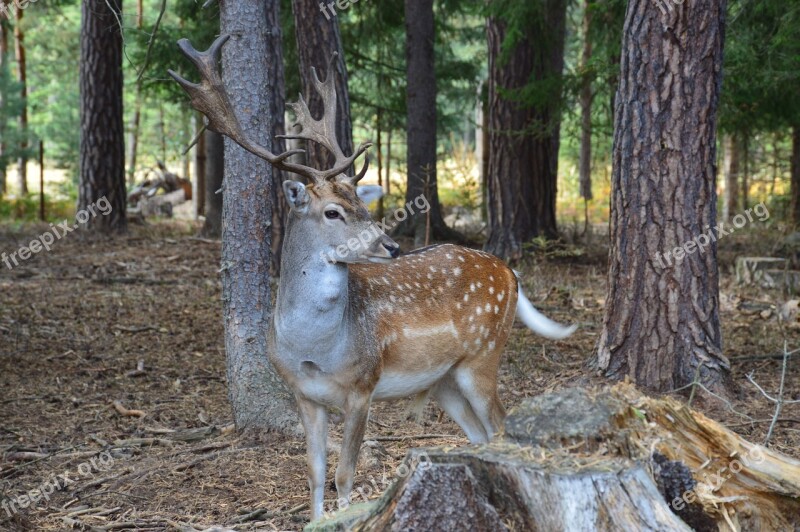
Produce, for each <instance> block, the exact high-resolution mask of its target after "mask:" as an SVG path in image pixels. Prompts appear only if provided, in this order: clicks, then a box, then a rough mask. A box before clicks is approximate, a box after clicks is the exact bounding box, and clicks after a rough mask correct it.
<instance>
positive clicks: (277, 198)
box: [265, 0, 349, 277]
mask: <svg viewBox="0 0 800 532" xmlns="http://www.w3.org/2000/svg"><path fill="white" fill-rule="evenodd" d="M280 7H281V6H280V0H267V20H266V26H265V27H267V28H270V31H269V34H268V36H267V66H268V68H269V73H268V77H269V79H270V80H272V83H273V86H274V96H273V97H272V98H270V101H269V106H270V117H271V120H272V126H271V131H272V148H273V150H274V152H275V153H281V152H283V151H285V149H286V141H285V140H284V139H282V138H278V137H279V136H280V135H283V134H284V133H285V132H286V124H285V117H286V105H285V104H286V82H285V79H284V78H285V76H284V72H283V36H282V33H281V12H280ZM348 117H349V114H348ZM292 178H295V179H296V178H297V176H293V177H292ZM286 179H290V176H287V175H286V174H285V173H284V172H282V171H281V170H276V169H275V168H273V169H272V189H271V190H270V197H271V201H272V250H271V251H272V255H271V257H272V261H271V263H270V274H271V275H273V276H276V277H277V276H279V275H280V272H281V253H282V251H283V237H284V233H285V230H286V222H287V218H288V216H289V205H288V204H287V203H286V197H284V195H283V182H284V180H286Z"/></svg>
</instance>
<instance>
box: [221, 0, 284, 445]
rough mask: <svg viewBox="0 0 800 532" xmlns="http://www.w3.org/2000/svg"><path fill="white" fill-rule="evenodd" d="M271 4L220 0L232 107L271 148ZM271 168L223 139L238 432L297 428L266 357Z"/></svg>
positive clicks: (230, 350) (227, 295)
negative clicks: (269, 21) (269, 20)
mask: <svg viewBox="0 0 800 532" xmlns="http://www.w3.org/2000/svg"><path fill="white" fill-rule="evenodd" d="M266 20H268V15H267V3H266V2H264V1H263V0H239V1H237V2H222V3H221V4H220V31H221V33H225V34H229V35H231V39H230V41H229V42H228V44H227V45H225V47H223V49H222V71H223V76H224V80H225V85H226V87H227V90H228V94H229V95H230V100H231V104H232V106H233V109H234V111H235V112H236V114H237V116H238V117H239V121H240V123H241V124H242V128H243V129H244V131H245V133H246V134H247V135H249V136H250V138H252V139H253V141H254V142H256V143H258V144H260V145H261V146H264V147H265V148H267V149H270V150H272V149H273V148H272V146H273V145H272V117H271V112H272V110H271V108H270V101H269V100H270V98H275V97H276V88H275V84H276V80H275V79H273V78H270V68H269V64H268V63H269V60H270V59H269V56H268V53H269V52H270V46H269V36H268V33H269V32H270V31H272V28H268V27H266V25H265V21H266ZM273 183H274V182H273V175H272V167H271V166H270V165H269V164H267V162H266V161H263V160H262V159H259V158H258V157H256V156H255V155H252V154H250V153H249V152H246V151H245V150H244V149H242V148H241V147H239V146H238V145H237V144H236V143H235V142H233V141H232V140H230V139H227V138H226V139H225V177H224V189H225V193H224V196H223V207H222V219H223V224H222V268H221V271H222V298H223V314H224V322H225V352H226V355H227V373H228V386H229V397H230V400H231V404H232V406H233V414H234V420H235V422H236V426H237V428H238V429H240V430H243V429H278V430H286V431H289V430H293V429H294V428H295V427H296V425H297V416H296V414H295V410H294V401H293V398H292V396H291V394H290V393H289V391H288V389H287V387H286V385H285V383H284V382H283V380H281V378H280V377H279V376H278V374H277V373H276V372H275V369H274V368H273V366H272V365H271V364H270V362H269V360H268V358H267V345H266V331H267V330H268V328H269V320H270V319H271V314H272V308H271V301H270V295H271V293H270V292H271V290H270V273H269V270H270V260H271V243H272V229H271V226H272V198H273V196H272V188H273Z"/></svg>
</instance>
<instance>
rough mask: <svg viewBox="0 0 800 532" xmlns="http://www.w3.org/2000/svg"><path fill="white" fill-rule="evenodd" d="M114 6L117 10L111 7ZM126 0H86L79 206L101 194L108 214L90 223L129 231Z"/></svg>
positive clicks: (83, 23) (83, 22)
mask: <svg viewBox="0 0 800 532" xmlns="http://www.w3.org/2000/svg"><path fill="white" fill-rule="evenodd" d="M112 9H113V11H112ZM121 13H122V0H84V2H83V3H82V4H81V60H80V89H81V90H80V92H81V97H80V102H81V103H80V116H81V118H80V120H81V135H80V193H79V199H78V208H79V209H80V210H83V209H86V208H87V207H88V206H89V205H92V204H94V203H96V202H97V201H98V200H100V199H101V198H106V200H107V201H108V202H109V204H110V205H111V209H112V210H111V212H110V213H109V214H108V215H105V216H101V215H98V216H96V217H91V218H90V219H89V222H88V226H89V227H90V228H92V229H97V230H101V231H125V230H126V229H127V223H126V219H125V203H126V194H125V130H124V129H125V128H124V125H123V115H122V33H121V28H120V27H119V24H118V22H117V21H118V20H120V19H121Z"/></svg>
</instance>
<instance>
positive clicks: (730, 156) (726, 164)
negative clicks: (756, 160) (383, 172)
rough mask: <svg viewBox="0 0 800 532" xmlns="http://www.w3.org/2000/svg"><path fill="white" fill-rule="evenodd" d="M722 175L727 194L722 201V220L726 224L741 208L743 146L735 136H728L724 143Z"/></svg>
mask: <svg viewBox="0 0 800 532" xmlns="http://www.w3.org/2000/svg"><path fill="white" fill-rule="evenodd" d="M722 150H723V158H722V174H723V177H724V179H725V193H724V196H723V199H722V219H723V220H725V221H726V222H727V221H729V220H730V219H731V218H732V217H733V216H736V213H737V211H738V206H739V203H740V202H739V172H740V170H739V158H740V157H739V152H740V150H741V144H740V143H739V141H738V139H737V138H736V136H735V135H726V136H725V137H724V139H723V141H722Z"/></svg>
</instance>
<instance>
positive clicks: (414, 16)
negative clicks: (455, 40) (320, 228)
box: [397, 0, 461, 247]
mask: <svg viewBox="0 0 800 532" xmlns="http://www.w3.org/2000/svg"><path fill="white" fill-rule="evenodd" d="M405 20H406V78H407V85H406V109H407V113H408V117H407V126H406V142H407V146H408V147H407V151H406V166H407V172H408V186H407V187H406V202H409V201H412V202H413V201H414V199H415V198H417V197H419V196H420V195H424V196H425V197H426V198H428V203H430V210H429V211H428V212H427V213H421V212H419V210H418V209H414V212H413V214H412V213H411V212H409V214H410V216H409V217H408V218H407V219H406V221H404V222H403V224H401V225H400V226H398V228H397V230H398V232H402V233H407V234H411V235H413V237H414V245H415V246H416V247H419V246H423V245H425V244H426V232H427V231H428V230H429V231H430V234H429V235H428V236H430V237H433V238H440V239H448V240H461V238H460V235H458V234H457V233H456V232H455V231H452V230H450V229H449V228H448V227H447V225H445V223H444V219H443V218H442V210H441V206H440V204H439V192H438V188H437V184H436V69H435V64H434V53H433V46H434V41H435V38H436V33H435V25H434V20H433V0H405Z"/></svg>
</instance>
